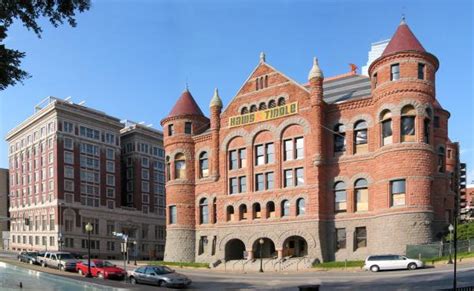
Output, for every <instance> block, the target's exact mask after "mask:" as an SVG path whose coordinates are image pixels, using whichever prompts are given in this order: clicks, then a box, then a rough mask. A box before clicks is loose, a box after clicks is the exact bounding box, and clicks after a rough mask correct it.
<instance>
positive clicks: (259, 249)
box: [252, 237, 277, 259]
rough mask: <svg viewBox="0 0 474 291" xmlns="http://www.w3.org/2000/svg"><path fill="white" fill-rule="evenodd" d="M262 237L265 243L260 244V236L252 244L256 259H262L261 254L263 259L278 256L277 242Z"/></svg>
mask: <svg viewBox="0 0 474 291" xmlns="http://www.w3.org/2000/svg"><path fill="white" fill-rule="evenodd" d="M261 239H263V244H260V238H258V239H257V240H255V241H254V243H253V245H252V250H253V257H254V259H260V254H261V257H262V258H263V259H265V258H273V257H276V256H277V252H276V249H275V243H274V242H273V241H272V240H271V239H269V238H266V237H264V238H261Z"/></svg>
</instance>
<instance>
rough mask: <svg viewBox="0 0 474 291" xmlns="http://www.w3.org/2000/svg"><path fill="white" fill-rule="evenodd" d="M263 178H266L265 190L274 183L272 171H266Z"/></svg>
mask: <svg viewBox="0 0 474 291" xmlns="http://www.w3.org/2000/svg"><path fill="white" fill-rule="evenodd" d="M265 178H266V189H267V190H270V189H273V187H274V184H275V182H274V175H273V172H268V173H266V174H265Z"/></svg>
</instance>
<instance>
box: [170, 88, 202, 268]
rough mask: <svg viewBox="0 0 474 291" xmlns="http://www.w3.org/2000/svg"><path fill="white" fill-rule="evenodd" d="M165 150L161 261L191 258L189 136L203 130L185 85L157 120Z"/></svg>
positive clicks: (192, 176)
mask: <svg viewBox="0 0 474 291" xmlns="http://www.w3.org/2000/svg"><path fill="white" fill-rule="evenodd" d="M161 126H162V127H163V140H164V147H165V153H166V179H167V181H166V206H167V209H166V213H167V217H166V232H167V233H166V246H165V255H164V260H165V261H170V262H193V261H194V259H195V168H194V164H195V163H194V160H195V157H194V140H193V136H194V135H196V134H199V133H201V132H202V131H204V130H206V129H207V128H208V126H209V119H208V118H207V117H205V116H204V114H203V113H202V111H201V109H200V108H199V106H198V105H197V103H196V101H195V100H194V98H193V96H192V95H191V93H190V92H189V90H188V89H187V88H186V90H185V91H184V92H183V93H182V94H181V97H180V98H179V99H178V101H177V102H176V104H175V106H174V107H173V109H172V110H171V112H170V113H169V115H168V116H167V117H166V118H164V119H163V120H162V121H161Z"/></svg>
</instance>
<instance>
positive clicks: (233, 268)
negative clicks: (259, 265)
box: [232, 260, 242, 271]
mask: <svg viewBox="0 0 474 291" xmlns="http://www.w3.org/2000/svg"><path fill="white" fill-rule="evenodd" d="M238 263H242V261H241V260H237V262H235V263H234V264H233V265H232V271H234V270H235V265H237V264H238Z"/></svg>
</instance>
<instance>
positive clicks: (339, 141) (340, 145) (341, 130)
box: [334, 123, 346, 153]
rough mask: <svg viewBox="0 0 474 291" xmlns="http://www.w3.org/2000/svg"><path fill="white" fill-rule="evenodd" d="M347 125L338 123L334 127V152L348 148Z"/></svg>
mask: <svg viewBox="0 0 474 291" xmlns="http://www.w3.org/2000/svg"><path fill="white" fill-rule="evenodd" d="M345 131H346V127H345V126H344V124H341V123H339V124H336V126H335V127H334V153H340V152H344V151H345V150H346V132H345Z"/></svg>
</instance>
